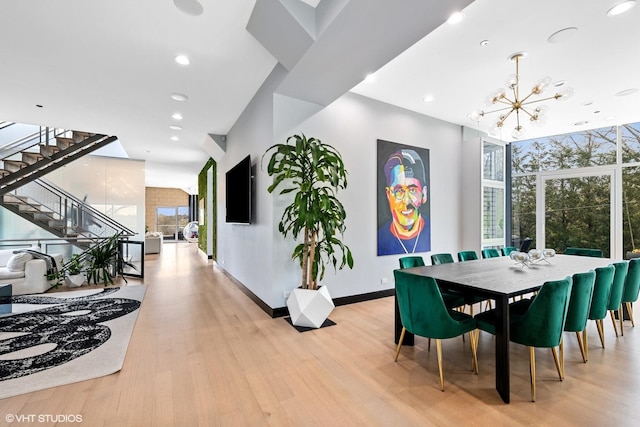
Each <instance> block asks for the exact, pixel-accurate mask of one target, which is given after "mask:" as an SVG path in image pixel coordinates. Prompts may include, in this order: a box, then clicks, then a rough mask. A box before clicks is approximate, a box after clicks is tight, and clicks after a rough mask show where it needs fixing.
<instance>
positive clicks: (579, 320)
mask: <svg viewBox="0 0 640 427" xmlns="http://www.w3.org/2000/svg"><path fill="white" fill-rule="evenodd" d="M572 280H573V283H572V285H571V296H570V297H569V308H568V309H567V320H566V322H565V324H564V330H565V331H566V332H575V333H576V337H577V339H578V346H579V347H580V353H581V354H582V361H583V362H585V363H586V362H587V355H586V352H585V347H584V339H583V338H584V336H586V329H587V320H588V317H589V310H590V309H591V299H592V297H593V288H594V285H595V281H596V272H595V271H593V270H592V271H588V272H586V273H576V274H574V275H573V278H572ZM560 367H561V368H562V376H563V377H564V341H563V342H561V343H560Z"/></svg>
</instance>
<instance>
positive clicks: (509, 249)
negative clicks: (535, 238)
mask: <svg viewBox="0 0 640 427" xmlns="http://www.w3.org/2000/svg"><path fill="white" fill-rule="evenodd" d="M517 249H518V248H516V247H515V246H505V247H504V248H502V255H504V256H509V255H510V254H511V252H513V251H515V250H517Z"/></svg>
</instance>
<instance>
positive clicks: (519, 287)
mask: <svg viewBox="0 0 640 427" xmlns="http://www.w3.org/2000/svg"><path fill="white" fill-rule="evenodd" d="M614 261H615V260H613V259H610V258H594V257H585V256H576V255H555V256H553V257H547V258H542V259H539V260H538V261H536V262H535V263H531V262H530V263H527V264H524V263H520V262H516V261H514V260H512V259H511V258H510V257H507V256H503V257H496V258H487V259H479V260H473V261H464V262H454V263H449V264H439V265H428V266H422V267H412V268H407V269H404V270H403V271H406V272H408V273H411V274H416V275H419V276H430V277H433V278H434V279H436V281H437V283H438V285H439V286H440V288H441V289H448V290H453V291H455V292H460V293H462V294H464V295H470V296H479V297H483V298H487V299H491V300H493V301H494V302H495V316H496V317H495V325H496V334H495V365H496V374H495V375H496V390H497V391H498V394H499V395H500V397H501V398H502V400H503V401H504V402H505V403H509V401H510V382H509V299H510V298H513V297H517V296H520V295H524V294H528V293H531V292H534V291H536V290H538V289H540V287H541V286H542V285H543V284H544V283H545V282H548V281H552V280H561V279H564V278H566V277H568V276H569V277H570V276H572V275H573V274H575V273H582V272H586V271H589V270H593V269H595V268H597V267H605V266H607V265H609V264H611V263H612V262H614ZM395 328H396V337H398V336H399V335H398V334H399V332H398V331H399V330H402V324H401V322H400V321H399V318H398V316H396V322H395ZM406 335H407V334H405V336H406ZM397 339H398V338H396V341H397ZM412 340H413V336H409V337H408V339H405V340H404V341H403V343H404V344H409V345H410V344H411V343H412V342H413V341H412Z"/></svg>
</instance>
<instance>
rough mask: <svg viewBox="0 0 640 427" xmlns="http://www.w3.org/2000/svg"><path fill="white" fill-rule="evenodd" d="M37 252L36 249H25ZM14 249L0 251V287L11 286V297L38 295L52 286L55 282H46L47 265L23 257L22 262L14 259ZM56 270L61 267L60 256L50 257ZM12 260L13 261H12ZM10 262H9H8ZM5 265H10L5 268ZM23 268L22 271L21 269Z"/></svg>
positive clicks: (37, 259)
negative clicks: (53, 260)
mask: <svg viewBox="0 0 640 427" xmlns="http://www.w3.org/2000/svg"><path fill="white" fill-rule="evenodd" d="M26 249H34V250H39V249H38V248H26ZM15 250H17V248H16V249H0V285H9V284H10V285H12V288H13V289H12V291H13V295H25V294H39V293H42V292H45V291H47V290H48V289H49V288H51V286H53V285H54V284H55V283H56V281H55V280H47V277H46V274H47V263H46V261H45V260H43V259H39V258H29V257H28V256H24V255H26V254H20V257H24V258H23V259H22V260H20V259H19V258H20V257H18V258H15V257H14V253H13V252H14V251H15ZM51 256H52V257H53V258H54V259H55V261H56V265H57V266H58V268H60V267H62V255H60V254H52V255H51ZM12 257H14V258H13V261H11V260H12ZM10 261H11V262H10ZM7 264H11V265H9V266H7ZM22 267H24V269H22Z"/></svg>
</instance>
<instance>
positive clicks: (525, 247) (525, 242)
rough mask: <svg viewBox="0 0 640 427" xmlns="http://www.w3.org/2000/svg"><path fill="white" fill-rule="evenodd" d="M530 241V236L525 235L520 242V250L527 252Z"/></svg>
mask: <svg viewBox="0 0 640 427" xmlns="http://www.w3.org/2000/svg"><path fill="white" fill-rule="evenodd" d="M532 243H533V239H532V238H531V237H525V239H524V240H523V241H522V243H520V249H519V250H520V252H529V249H530V248H531V244H532Z"/></svg>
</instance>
